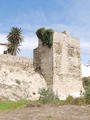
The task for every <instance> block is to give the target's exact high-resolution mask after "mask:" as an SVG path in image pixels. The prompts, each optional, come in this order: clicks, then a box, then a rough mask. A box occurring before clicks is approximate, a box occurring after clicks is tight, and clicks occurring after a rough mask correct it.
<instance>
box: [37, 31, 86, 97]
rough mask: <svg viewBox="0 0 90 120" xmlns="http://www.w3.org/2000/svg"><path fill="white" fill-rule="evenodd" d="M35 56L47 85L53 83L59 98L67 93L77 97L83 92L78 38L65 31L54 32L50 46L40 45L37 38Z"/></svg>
mask: <svg viewBox="0 0 90 120" xmlns="http://www.w3.org/2000/svg"><path fill="white" fill-rule="evenodd" d="M35 56H36V57H35V60H36V61H37V65H38V66H39V67H40V70H41V74H42V75H43V77H44V78H45V80H46V83H47V85H49V86H50V85H53V90H54V91H55V92H56V93H57V94H58V96H59V98H60V99H65V98H66V97H67V96H68V95H72V96H74V97H79V96H80V92H81V91H82V92H84V89H83V85H82V80H81V57H80V39H78V38H75V37H72V36H71V35H70V34H69V32H67V31H65V32H63V33H57V32H54V34H53V45H52V47H51V48H48V47H47V46H42V42H41V41H40V40H39V46H38V48H37V49H35ZM38 60H39V61H38ZM38 63H39V64H38Z"/></svg>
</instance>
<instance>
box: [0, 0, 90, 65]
mask: <svg viewBox="0 0 90 120" xmlns="http://www.w3.org/2000/svg"><path fill="white" fill-rule="evenodd" d="M16 26H17V27H21V28H22V30H23V31H22V32H23V35H24V42H23V44H22V46H21V48H22V51H21V53H20V54H19V55H20V56H25V57H33V49H34V48H35V47H36V46H37V43H38V40H37V37H36V35H35V31H36V30H37V29H38V28H40V27H43V26H44V27H48V28H53V29H54V30H55V31H57V32H63V31H64V30H69V31H70V33H71V35H73V36H76V37H78V38H80V40H81V57H82V63H85V62H87V61H88V60H89V59H90V0H0V42H7V40H6V36H7V34H8V32H9V31H10V29H11V27H16ZM2 50H3V47H1V46H0V52H2Z"/></svg>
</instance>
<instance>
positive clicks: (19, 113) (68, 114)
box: [0, 105, 90, 120]
mask: <svg viewBox="0 0 90 120" xmlns="http://www.w3.org/2000/svg"><path fill="white" fill-rule="evenodd" d="M0 120H90V106H74V105H63V106H61V105H59V106H54V105H39V106H28V107H25V108H22V109H18V110H14V111H7V112H0Z"/></svg>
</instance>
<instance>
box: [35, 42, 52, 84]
mask: <svg viewBox="0 0 90 120" xmlns="http://www.w3.org/2000/svg"><path fill="white" fill-rule="evenodd" d="M52 49H53V48H48V46H43V45H42V41H41V40H39V46H38V48H36V49H34V54H35V55H34V67H35V69H36V70H37V71H39V72H41V74H42V75H43V76H44V78H45V80H46V83H47V85H50V86H51V85H52V84H53V50H52Z"/></svg>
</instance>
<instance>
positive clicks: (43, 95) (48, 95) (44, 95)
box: [39, 89, 58, 103]
mask: <svg viewBox="0 0 90 120" xmlns="http://www.w3.org/2000/svg"><path fill="white" fill-rule="evenodd" d="M39 94H40V99H39V100H40V101H41V102H42V103H56V102H57V101H58V96H57V95H55V94H54V92H53V91H52V90H51V89H47V90H46V89H41V90H40V91H39Z"/></svg>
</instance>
